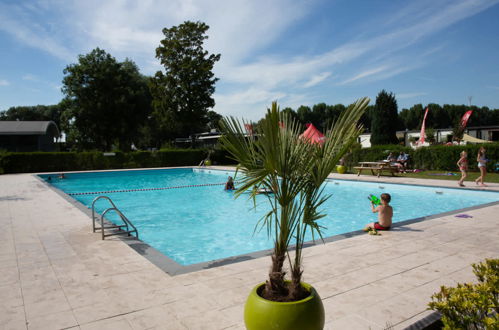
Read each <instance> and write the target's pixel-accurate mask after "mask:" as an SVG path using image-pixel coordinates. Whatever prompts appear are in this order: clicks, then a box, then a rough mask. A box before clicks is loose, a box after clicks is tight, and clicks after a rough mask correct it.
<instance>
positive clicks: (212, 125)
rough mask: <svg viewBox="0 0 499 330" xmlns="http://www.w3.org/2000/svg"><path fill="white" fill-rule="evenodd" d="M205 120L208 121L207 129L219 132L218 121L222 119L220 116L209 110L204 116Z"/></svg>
mask: <svg viewBox="0 0 499 330" xmlns="http://www.w3.org/2000/svg"><path fill="white" fill-rule="evenodd" d="M206 118H207V119H208V123H207V129H210V130H211V129H216V130H220V120H222V118H223V117H222V115H221V114H219V113H217V112H215V111H211V110H210V111H208V113H207V114H206Z"/></svg>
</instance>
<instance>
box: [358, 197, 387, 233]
mask: <svg viewBox="0 0 499 330" xmlns="http://www.w3.org/2000/svg"><path fill="white" fill-rule="evenodd" d="M391 199H392V197H391V196H390V194H381V204H380V205H378V206H376V207H374V204H373V202H371V210H372V211H373V213H378V221H377V222H371V223H369V224H367V226H366V227H365V228H364V231H370V230H389V229H390V227H391V226H392V218H393V208H392V207H391V206H390V205H389V203H390V200H391Z"/></svg>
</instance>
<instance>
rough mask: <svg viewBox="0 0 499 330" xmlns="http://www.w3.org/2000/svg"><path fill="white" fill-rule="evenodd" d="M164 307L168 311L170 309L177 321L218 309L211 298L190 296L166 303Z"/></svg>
mask: <svg viewBox="0 0 499 330" xmlns="http://www.w3.org/2000/svg"><path fill="white" fill-rule="evenodd" d="M165 306H168V309H169V310H170V309H171V311H172V312H173V313H174V315H175V317H176V318H177V319H179V320H183V319H185V318H190V317H193V316H194V315H199V314H202V313H205V312H209V311H212V310H218V309H219V308H220V306H218V305H217V304H216V303H215V302H214V301H213V300H212V299H211V297H204V296H192V297H191V298H186V299H182V300H178V301H174V302H172V303H168V304H166V305H165Z"/></svg>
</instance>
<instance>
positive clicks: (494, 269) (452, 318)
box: [428, 259, 499, 329]
mask: <svg viewBox="0 0 499 330" xmlns="http://www.w3.org/2000/svg"><path fill="white" fill-rule="evenodd" d="M472 266H473V273H475V275H476V277H477V279H478V283H477V284H469V283H465V284H458V285H457V287H455V288H451V287H445V286H442V287H441V288H440V292H438V293H436V294H434V295H433V296H432V299H433V301H432V302H430V303H429V304H428V306H429V307H430V309H434V310H437V311H439V312H440V313H442V321H443V323H444V328H445V329H498V328H499V259H485V261H484V262H482V263H479V264H473V265H472Z"/></svg>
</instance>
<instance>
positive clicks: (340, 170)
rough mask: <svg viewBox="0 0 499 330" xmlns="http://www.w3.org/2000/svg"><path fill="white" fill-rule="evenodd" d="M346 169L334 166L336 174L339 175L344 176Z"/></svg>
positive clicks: (341, 166)
mask: <svg viewBox="0 0 499 330" xmlns="http://www.w3.org/2000/svg"><path fill="white" fill-rule="evenodd" d="M346 170H347V169H346V167H345V166H343V165H336V172H338V173H340V174H345V172H346Z"/></svg>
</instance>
